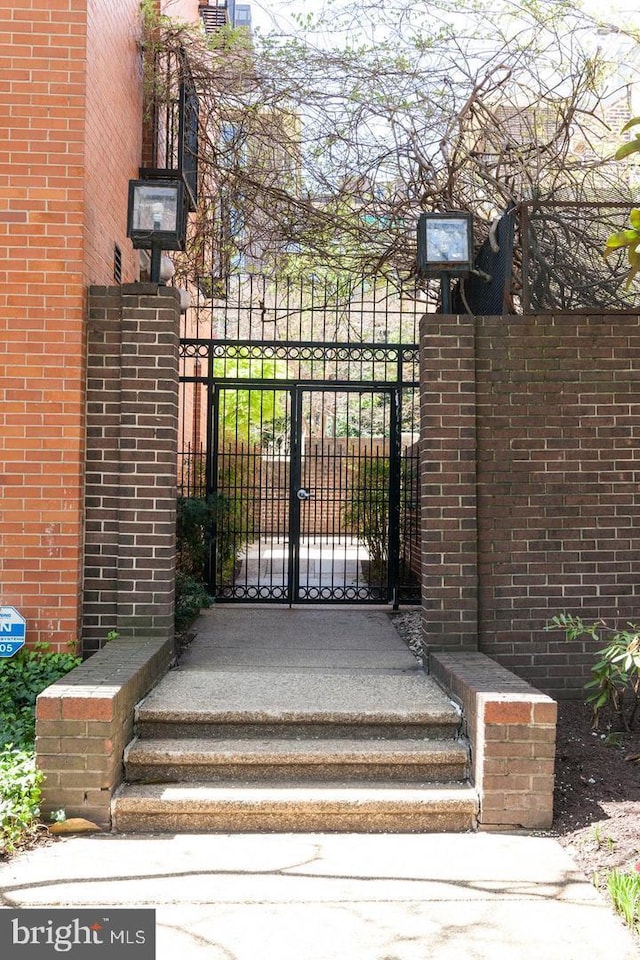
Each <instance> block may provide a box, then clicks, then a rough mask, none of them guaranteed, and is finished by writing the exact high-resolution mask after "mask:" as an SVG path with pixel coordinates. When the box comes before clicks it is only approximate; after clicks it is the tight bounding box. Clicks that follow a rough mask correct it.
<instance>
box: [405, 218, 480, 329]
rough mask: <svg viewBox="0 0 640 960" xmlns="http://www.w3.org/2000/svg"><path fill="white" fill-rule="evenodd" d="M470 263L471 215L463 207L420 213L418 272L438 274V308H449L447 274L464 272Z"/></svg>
mask: <svg viewBox="0 0 640 960" xmlns="http://www.w3.org/2000/svg"><path fill="white" fill-rule="evenodd" d="M472 263H473V218H472V216H471V214H470V213H466V212H464V211H457V210H454V211H450V212H448V213H421V214H420V217H419V218H418V273H419V274H420V275H421V276H427V277H435V276H439V277H440V282H441V285H442V312H443V313H449V312H450V310H451V295H450V278H451V277H464V276H466V275H467V274H468V273H469V271H470V269H471V265H472Z"/></svg>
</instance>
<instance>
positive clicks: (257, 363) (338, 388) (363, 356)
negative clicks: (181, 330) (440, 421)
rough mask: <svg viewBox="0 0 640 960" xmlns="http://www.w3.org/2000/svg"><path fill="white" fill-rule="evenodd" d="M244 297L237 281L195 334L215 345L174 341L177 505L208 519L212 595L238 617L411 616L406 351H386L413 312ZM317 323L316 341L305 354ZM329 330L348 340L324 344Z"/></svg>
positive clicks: (410, 389) (413, 540)
mask: <svg viewBox="0 0 640 960" xmlns="http://www.w3.org/2000/svg"><path fill="white" fill-rule="evenodd" d="M255 283H256V278H252V279H251V280H250V281H245V286H244V288H243V287H242V286H241V282H240V281H238V282H237V285H236V286H235V287H232V289H231V291H229V290H228V292H227V297H226V299H225V300H224V301H223V302H221V303H219V304H218V306H217V308H216V309H217V314H216V316H215V317H214V316H213V315H212V317H211V324H212V326H211V330H210V331H208V332H209V333H210V334H211V332H214V324H215V333H217V334H218V336H217V337H216V336H211V335H209V336H204V337H203V336H197V337H184V338H183V341H182V354H183V371H182V381H183V420H184V422H185V427H188V428H189V430H187V429H183V438H184V445H183V456H182V470H181V476H182V493H183V494H185V495H186V494H188V495H191V496H194V495H195V496H205V497H208V498H209V499H210V502H212V503H213V505H214V510H213V517H214V519H213V525H212V530H211V538H210V550H209V568H208V581H209V587H210V589H211V591H212V592H213V594H214V596H215V597H216V598H218V599H220V600H226V601H245V602H246V601H274V602H285V603H306V602H334V601H335V602H351V603H353V602H371V603H393V604H394V605H396V606H397V605H398V604H399V603H401V602H405V603H406V602H412V601H417V599H418V598H419V586H418V577H419V559H418V558H419V551H418V544H419V536H418V529H419V499H418V460H417V438H418V427H417V383H416V380H417V377H416V362H417V348H416V347H415V345H414V343H413V342H411V343H408V344H404V345H403V344H400V343H399V342H394V341H397V339H398V337H399V335H400V333H402V330H403V324H405V325H406V324H408V323H409V319H408V313H409V314H410V316H411V317H412V319H413V321H414V323H415V319H416V316H415V314H416V305H415V301H413V300H409V301H408V304H409V307H407V303H403V302H402V299H401V296H400V295H399V294H398V293H395V294H394V297H395V299H393V300H390V292H389V290H388V288H387V287H386V286H385V287H384V297H381V296H380V289H379V288H378V289H376V287H375V285H373V287H371V286H366V287H356V288H355V290H354V289H351V290H350V291H349V296H348V298H347V300H346V302H345V298H344V296H342V297H341V298H340V299H338V298H336V297H333V298H332V297H330V296H328V294H327V291H326V289H325V290H324V291H323V295H322V296H321V297H319V298H318V297H316V298H314V297H313V296H309V291H308V289H307V290H304V291H302V293H303V294H304V299H303V296H302V294H301V297H300V299H299V300H296V301H295V303H294V300H293V297H292V293H291V289H290V285H287V289H286V297H285V298H283V297H282V294H281V291H278V289H277V288H274V286H272V287H271V289H267V287H266V282H265V283H264V284H263V286H262V287H260V288H259V290H258V293H259V295H256V291H255V289H254V284H255ZM312 294H313V291H312ZM391 305H392V306H393V308H394V310H395V313H394V311H393V310H392V309H391ZM267 310H272V311H273V314H274V319H273V320H272V321H271V323H272V324H273V326H272V328H271V330H270V338H269V339H266V338H265V336H264V333H265V327H264V325H265V313H266V311H267ZM338 312H339V316H338ZM256 315H257V316H258V317H259V332H260V334H261V336H262V339H257V338H256V337H255V331H254V326H255V324H256ZM381 315H382V317H383V320H384V322H385V324H386V341H387V342H385V341H384V340H382V338H381V340H382V342H378V343H374V342H367V341H365V340H364V336H365V335H366V334H368V333H371V334H374V335H377V336H380V334H379V333H376V330H375V327H376V323H378V324H379V323H380V317H381ZM354 316H355V317H357V318H358V321H359V324H358V326H357V327H356V331H357V334H358V335H359V337H360V339H355V338H354V324H353V318H354ZM319 317H320V323H321V326H322V331H323V333H324V337H323V339H313V335H314V332H315V328H316V325H317V324H318V320H319ZM294 318H295V320H296V322H297V323H298V324H299V327H298V329H297V330H296V331H295V333H296V334H298V336H297V337H295V338H294V337H293V336H292V329H291V328H292V323H293V319H294ZM328 318H329V320H330V321H332V322H333V325H334V327H338V329H337V330H335V329H334V330H332V332H333V333H334V335H335V333H337V334H338V336H340V333H341V330H342V329H346V331H347V333H348V335H349V337H350V339H346V338H345V339H344V340H342V339H340V340H333V341H329V340H328V339H327V338H326V336H327V325H328ZM283 322H284V324H285V325H286V329H285V331H284V333H285V335H286V339H280V337H281V336H282V324H283ZM303 323H304V327H305V329H304V333H305V334H306V337H307V339H302V336H301V334H302V330H301V329H300V328H301V327H302V325H303ZM372 328H373V329H372ZM411 329H412V332H413V330H414V326H412V327H411ZM198 332H202V331H198ZM252 334H253V335H252ZM198 431H200V433H201V436H198V435H197V434H198Z"/></svg>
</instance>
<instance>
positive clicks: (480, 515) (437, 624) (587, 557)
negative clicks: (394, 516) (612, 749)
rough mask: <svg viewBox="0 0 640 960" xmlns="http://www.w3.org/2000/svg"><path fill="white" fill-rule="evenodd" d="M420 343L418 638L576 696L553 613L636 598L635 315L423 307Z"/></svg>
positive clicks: (575, 662)
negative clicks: (473, 651)
mask: <svg viewBox="0 0 640 960" xmlns="http://www.w3.org/2000/svg"><path fill="white" fill-rule="evenodd" d="M456 331H457V332H456ZM423 353H424V363H425V370H429V371H430V374H431V376H432V381H431V383H430V382H429V381H426V382H425V394H424V398H423V400H424V421H423V431H424V434H423V443H424V450H423V499H422V506H423V511H425V510H426V513H423V517H424V520H423V522H424V528H425V548H424V553H423V563H424V562H425V559H426V563H427V569H426V570H425V574H424V585H425V592H426V596H425V600H424V603H425V607H424V620H423V625H424V630H425V636H426V639H427V643H428V644H430V645H432V646H433V647H434V648H439V649H451V648H454V649H455V647H456V646H457V647H458V648H460V647H467V648H473V647H474V646H476V644H477V647H478V649H480V650H481V651H482V652H483V653H485V654H488V655H489V656H491V657H494V658H495V659H496V660H498V661H499V662H500V663H501V664H503V665H504V666H506V667H508V668H509V669H511V670H513V671H514V672H515V673H517V674H519V675H520V676H522V677H524V678H525V679H526V680H528V681H529V682H531V683H533V684H535V686H537V687H539V688H540V689H542V690H544V691H545V692H547V693H550V694H551V695H555V696H579V695H581V689H582V685H583V683H584V682H585V680H586V679H587V678H588V675H589V668H590V665H591V663H592V662H593V652H594V644H592V643H591V644H586V643H584V644H583V643H581V642H577V643H575V644H571V645H570V644H568V643H567V642H566V641H565V640H564V637H563V635H562V633H560V632H554V633H548V632H545V630H544V626H545V624H546V623H547V621H548V620H549V619H550V618H551V617H552V616H554V615H555V614H556V613H559V612H561V611H567V612H574V613H578V614H580V615H582V616H583V617H585V618H596V617H603V618H605V619H606V620H608V621H615V620H620V621H622V622H625V621H626V620H636V621H637V620H638V616H639V612H640V611H639V607H640V603H639V600H640V597H639V594H640V569H639V566H638V564H639V561H640V522H639V521H640V516H639V514H640V497H639V494H638V489H639V487H638V481H639V480H640V317H639V316H637V315H615V316H606V317H598V316H591V317H587V316H556V317H553V316H541V317H488V318H487V317H483V318H475V319H474V318H471V317H461V318H459V319H458V320H456V321H455V322H453V321H452V318H446V317H444V318H440V319H437V318H436V319H434V318H433V317H429V318H428V321H427V322H425V325H424V327H423ZM474 369H475V378H474ZM476 447H477V450H476ZM474 551H475V558H474ZM476 587H477V594H476ZM476 596H477V600H476ZM465 601H466V602H465Z"/></svg>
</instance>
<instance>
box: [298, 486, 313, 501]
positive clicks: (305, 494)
mask: <svg viewBox="0 0 640 960" xmlns="http://www.w3.org/2000/svg"><path fill="white" fill-rule="evenodd" d="M296 497H297V498H298V500H310V499H311V494H310V493H309V491H308V490H305V488H304V487H300V489H299V490H298V492H297V493H296Z"/></svg>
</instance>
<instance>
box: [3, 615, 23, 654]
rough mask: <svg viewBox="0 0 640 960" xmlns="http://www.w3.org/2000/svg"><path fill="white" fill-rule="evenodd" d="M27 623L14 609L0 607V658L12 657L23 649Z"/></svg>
mask: <svg viewBox="0 0 640 960" xmlns="http://www.w3.org/2000/svg"><path fill="white" fill-rule="evenodd" d="M26 634H27V621H26V620H25V618H24V617H23V616H22V614H21V613H18V611H17V610H16V608H15V607H0V658H2V657H5V658H6V657H12V656H13V655H14V654H16V653H17V652H18V650H20V648H21V647H24V642H25V638H26Z"/></svg>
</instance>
